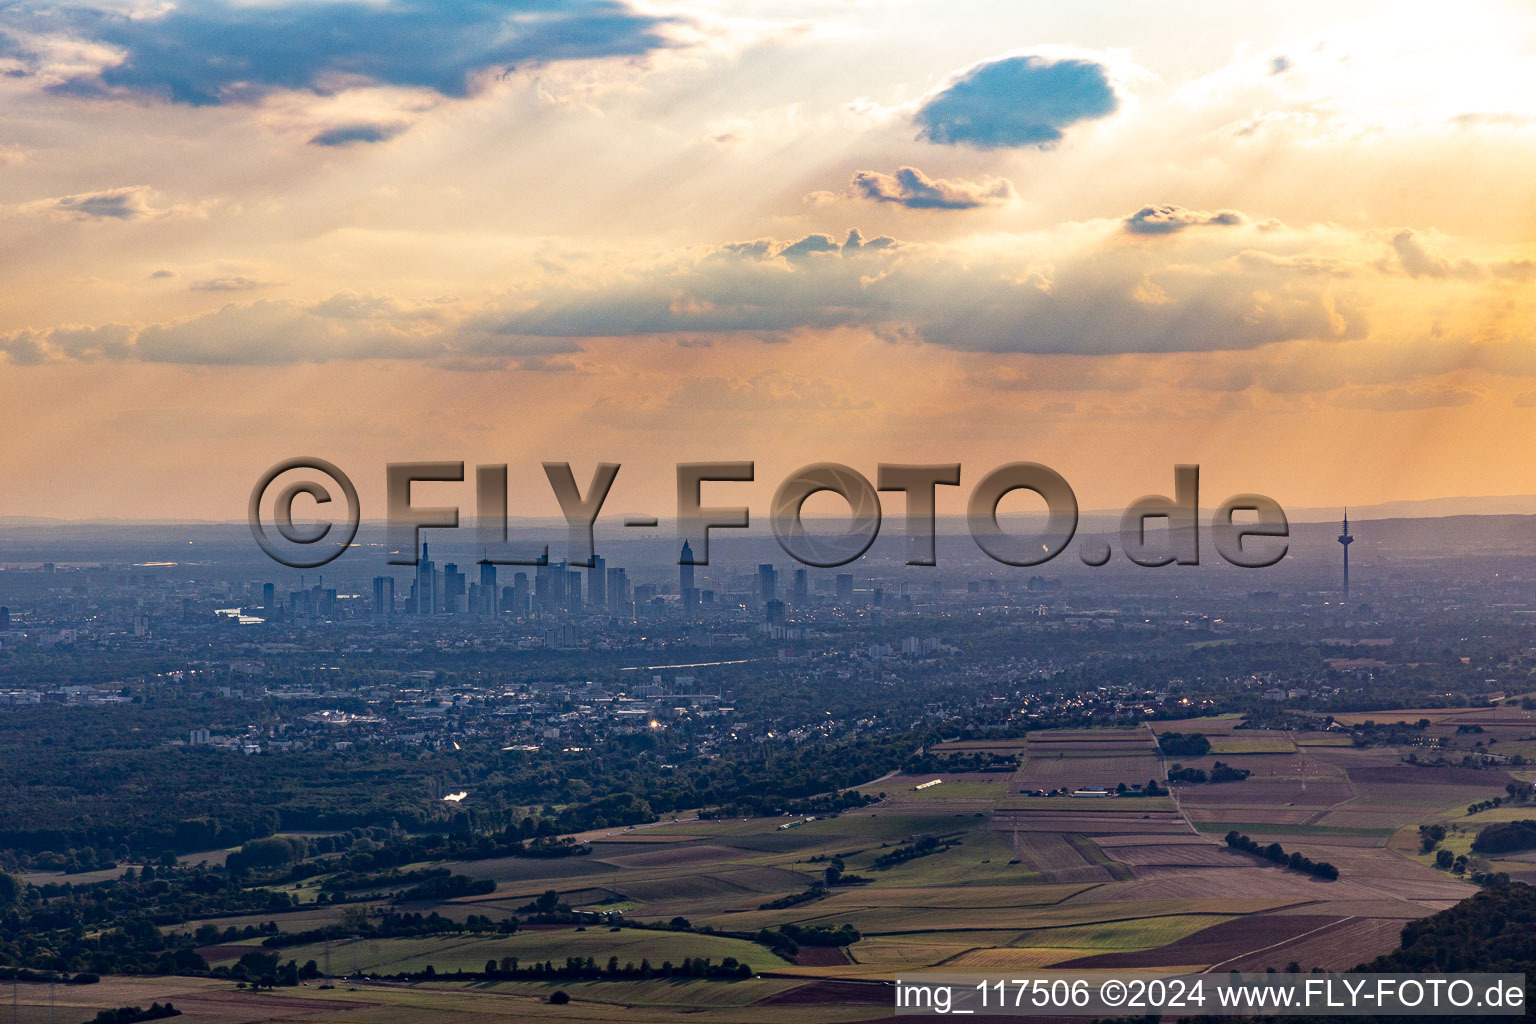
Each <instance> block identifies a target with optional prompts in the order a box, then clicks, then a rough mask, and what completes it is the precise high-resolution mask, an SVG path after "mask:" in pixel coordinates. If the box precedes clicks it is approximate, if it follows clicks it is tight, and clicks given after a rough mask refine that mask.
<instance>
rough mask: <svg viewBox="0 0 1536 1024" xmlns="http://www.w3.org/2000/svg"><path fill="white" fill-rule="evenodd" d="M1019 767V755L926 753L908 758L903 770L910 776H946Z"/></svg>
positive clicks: (902, 767) (958, 752)
mask: <svg viewBox="0 0 1536 1024" xmlns="http://www.w3.org/2000/svg"><path fill="white" fill-rule="evenodd" d="M1018 767H1019V758H1018V755H1017V754H989V753H984V752H980V751H977V752H966V751H957V752H954V753H944V754H935V753H931V752H926V751H925V752H924V753H922V754H914V755H913V756H911V757H909V758H907V760H906V761H905V762H903V764H902V766H901V770H902V771H903V772H905V773H906V774H908V775H944V774H951V773H958V772H1010V771H1014V770H1015V769H1017V768H1018Z"/></svg>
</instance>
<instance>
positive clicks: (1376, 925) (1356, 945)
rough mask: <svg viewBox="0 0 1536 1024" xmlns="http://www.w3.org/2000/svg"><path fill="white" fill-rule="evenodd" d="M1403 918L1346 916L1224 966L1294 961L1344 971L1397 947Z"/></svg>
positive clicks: (1279, 965) (1278, 966)
mask: <svg viewBox="0 0 1536 1024" xmlns="http://www.w3.org/2000/svg"><path fill="white" fill-rule="evenodd" d="M1402 930H1403V922H1402V921H1400V920H1391V919H1383V918H1362V919H1359V920H1354V921H1351V920H1348V919H1347V918H1346V919H1344V920H1342V921H1340V922H1339V923H1338V924H1336V925H1333V926H1330V927H1326V928H1323V929H1322V930H1320V931H1315V932H1312V933H1311V934H1310V935H1303V936H1301V937H1299V938H1296V939H1292V940H1290V941H1288V942H1284V943H1282V944H1281V945H1279V946H1275V947H1274V948H1272V949H1266V950H1264V951H1262V952H1255V953H1251V954H1248V955H1247V956H1242V957H1239V958H1237V959H1236V960H1233V961H1231V962H1230V963H1228V964H1226V969H1227V970H1232V971H1251V972H1259V971H1263V970H1266V969H1268V968H1270V967H1273V968H1274V969H1275V970H1284V969H1285V967H1286V965H1287V964H1289V963H1291V962H1292V961H1295V962H1296V963H1298V964H1300V965H1301V968H1302V970H1310V969H1312V968H1313V967H1321V968H1323V969H1324V970H1329V971H1347V970H1349V969H1350V968H1352V967H1356V966H1358V965H1359V964H1361V963H1363V962H1365V961H1367V960H1370V959H1371V958H1373V957H1375V956H1379V955H1380V954H1382V953H1385V952H1387V951H1388V950H1390V949H1394V948H1396V947H1397V942H1398V936H1399V935H1400V934H1401V933H1402Z"/></svg>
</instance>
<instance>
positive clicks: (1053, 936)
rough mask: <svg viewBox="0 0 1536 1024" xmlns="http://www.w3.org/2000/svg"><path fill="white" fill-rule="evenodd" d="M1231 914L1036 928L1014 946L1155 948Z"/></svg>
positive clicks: (1175, 916)
mask: <svg viewBox="0 0 1536 1024" xmlns="http://www.w3.org/2000/svg"><path fill="white" fill-rule="evenodd" d="M1232 917H1233V915H1230V914H1227V915H1223V914H1188V915H1174V916H1169V917H1151V918H1143V919H1140V920H1135V921H1105V922H1101V923H1098V924H1080V925H1065V926H1062V927H1059V928H1032V929H1030V930H1028V931H1026V932H1024V933H1023V934H1021V935H1020V936H1019V937H1018V938H1017V939H1015V940H1014V941H1013V942H1011V943H1010V944H1009V945H1012V946H1046V947H1050V948H1054V949H1102V950H1106V951H1107V950H1129V949H1152V948H1155V947H1157V946H1166V945H1167V944H1168V943H1170V942H1177V941H1178V940H1180V939H1182V938H1184V937H1185V936H1188V935H1193V934H1194V933H1195V932H1198V931H1201V930H1202V929H1205V928H1210V927H1211V926H1212V925H1218V924H1221V923H1222V922H1223V921H1230V920H1232Z"/></svg>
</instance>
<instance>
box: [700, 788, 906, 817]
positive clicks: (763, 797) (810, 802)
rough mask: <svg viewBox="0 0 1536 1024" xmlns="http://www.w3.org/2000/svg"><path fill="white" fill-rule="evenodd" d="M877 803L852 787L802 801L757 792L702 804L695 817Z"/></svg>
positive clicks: (832, 810)
mask: <svg viewBox="0 0 1536 1024" xmlns="http://www.w3.org/2000/svg"><path fill="white" fill-rule="evenodd" d="M879 802H880V797H878V796H875V795H874V794H868V795H866V794H864V793H860V792H858V791H857V790H853V789H845V790H842V791H841V792H837V793H823V794H821V795H819V796H814V797H809V798H807V799H803V800H789V799H786V798H784V797H783V796H781V795H779V794H776V793H758V794H752V795H750V796H745V797H743V798H741V799H739V800H735V801H733V802H731V803H728V804H722V805H720V806H718V807H706V808H704V809H703V810H701V811H699V817H700V818H705V819H710V818H776V817H778V816H780V815H783V814H823V815H824V814H841V813H842V812H843V811H848V810H853V809H854V808H856V807H864V806H866V805H868V804H873V803H879Z"/></svg>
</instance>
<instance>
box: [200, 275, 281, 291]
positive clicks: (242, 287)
mask: <svg viewBox="0 0 1536 1024" xmlns="http://www.w3.org/2000/svg"><path fill="white" fill-rule="evenodd" d="M190 287H191V289H192V290H193V291H195V292H248V291H253V290H255V289H257V288H265V287H267V282H265V281H253V280H251V279H250V278H249V277H244V276H236V277H214V278H209V279H208V280H206V281H194V282H193V283H192V284H191V286H190Z"/></svg>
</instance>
